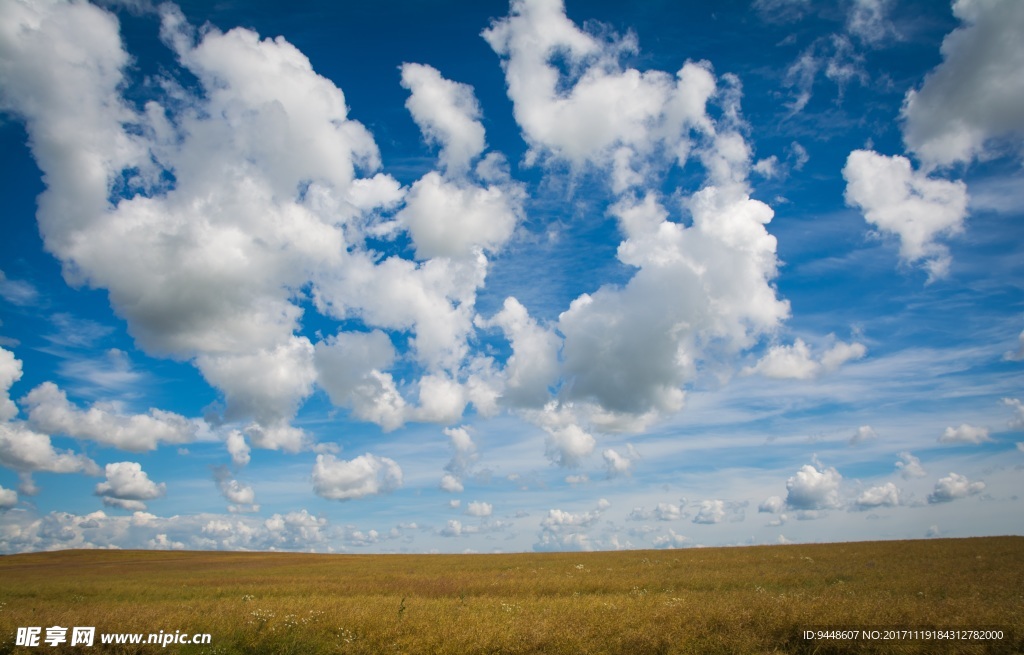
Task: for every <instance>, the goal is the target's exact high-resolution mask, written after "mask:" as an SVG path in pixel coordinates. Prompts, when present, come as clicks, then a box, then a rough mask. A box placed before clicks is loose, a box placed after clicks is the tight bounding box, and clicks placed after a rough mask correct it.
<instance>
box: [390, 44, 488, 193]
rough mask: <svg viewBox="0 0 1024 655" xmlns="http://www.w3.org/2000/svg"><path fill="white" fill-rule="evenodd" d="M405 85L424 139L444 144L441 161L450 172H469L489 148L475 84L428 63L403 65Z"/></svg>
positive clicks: (409, 102) (410, 108)
mask: <svg viewBox="0 0 1024 655" xmlns="http://www.w3.org/2000/svg"><path fill="white" fill-rule="evenodd" d="M402 86H403V87H405V88H406V89H408V90H409V91H410V95H409V99H408V100H406V101H405V106H406V108H407V109H408V110H409V113H411V114H412V117H413V120H415V121H416V124H417V125H418V126H419V128H420V131H421V132H422V133H423V136H424V138H426V140H427V141H428V142H430V143H434V144H437V145H439V146H440V147H441V155H440V159H441V164H442V165H443V166H444V168H445V169H446V170H447V171H448V172H450V173H454V174H459V173H465V172H466V171H467V170H468V169H469V165H470V163H471V162H472V161H473V160H474V159H475V158H476V157H478V156H479V155H480V153H482V152H483V151H484V147H485V143H484V126H483V125H482V124H481V123H480V116H481V112H480V106H479V104H478V103H477V100H476V96H475V95H474V94H473V87H471V86H469V85H468V84H460V83H459V82H453V81H451V80H447V79H445V78H444V77H442V76H441V73H440V72H438V70H437V69H435V68H433V67H431V66H427V65H425V64H402Z"/></svg>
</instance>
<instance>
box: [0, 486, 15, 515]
mask: <svg viewBox="0 0 1024 655" xmlns="http://www.w3.org/2000/svg"><path fill="white" fill-rule="evenodd" d="M17 504H18V492H17V491H15V490H14V489H4V488H3V487H2V486H0V512H3V511H5V510H8V509H11V508H12V507H14V506H15V505H17Z"/></svg>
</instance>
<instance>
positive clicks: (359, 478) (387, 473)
mask: <svg viewBox="0 0 1024 655" xmlns="http://www.w3.org/2000/svg"><path fill="white" fill-rule="evenodd" d="M400 486H402V469H401V468H400V467H399V466H398V464H397V463H396V462H395V461H394V460H393V459H388V458H387V457H378V456H376V455H371V454H370V453H367V454H365V455H360V456H359V457H356V458H355V459H352V460H349V461H345V460H339V459H337V458H336V457H335V456H334V455H330V454H326V455H317V456H316V464H315V465H314V466H313V491H315V492H316V494H317V495H318V496H322V497H324V498H329V499H331V500H351V499H353V498H362V497H363V496H371V495H374V494H379V493H386V492H389V491H394V490H395V489H397V488H398V487H400Z"/></svg>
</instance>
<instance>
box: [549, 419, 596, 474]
mask: <svg viewBox="0 0 1024 655" xmlns="http://www.w3.org/2000/svg"><path fill="white" fill-rule="evenodd" d="M595 444H596V442H595V441H594V437H592V436H591V435H590V434H588V433H587V432H585V431H584V430H583V429H582V428H580V427H579V426H578V425H567V426H565V427H558V428H550V429H548V438H547V441H546V448H547V456H548V458H550V459H551V461H552V462H554V463H555V464H558V465H559V466H566V467H569V468H575V467H577V466H579V465H580V464H582V463H583V460H584V459H585V458H586V457H587V456H589V455H590V453H592V452H594V445H595Z"/></svg>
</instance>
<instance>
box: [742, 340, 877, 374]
mask: <svg viewBox="0 0 1024 655" xmlns="http://www.w3.org/2000/svg"><path fill="white" fill-rule="evenodd" d="M866 353H867V348H865V347H864V344H861V343H845V342H843V341H839V342H837V343H836V344H835V345H833V346H832V347H831V348H829V349H828V350H827V351H825V352H824V353H822V354H821V357H820V358H819V359H815V358H814V357H813V356H812V355H811V350H810V348H809V347H808V345H807V344H806V343H805V342H804V340H803V339H797V340H796V341H794V342H793V345H792V346H785V345H779V346H771V347H770V348H769V349H768V352H767V353H766V354H765V355H764V357H762V358H761V359H760V360H758V362H757V364H755V365H754V366H750V367H747V368H745V369H743V372H744V373H745V374H747V375H750V374H753V373H758V374H760V375H763V376H765V377H768V378H775V379H795V380H809V379H812V378H816V377H818V376H820V375H822V374H825V373H831V372H833V371H836V370H838V369H839V367H840V366H842V365H843V364H845V363H846V362H848V361H850V360H856V359H861V358H862V357H864V355H865V354H866Z"/></svg>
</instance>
